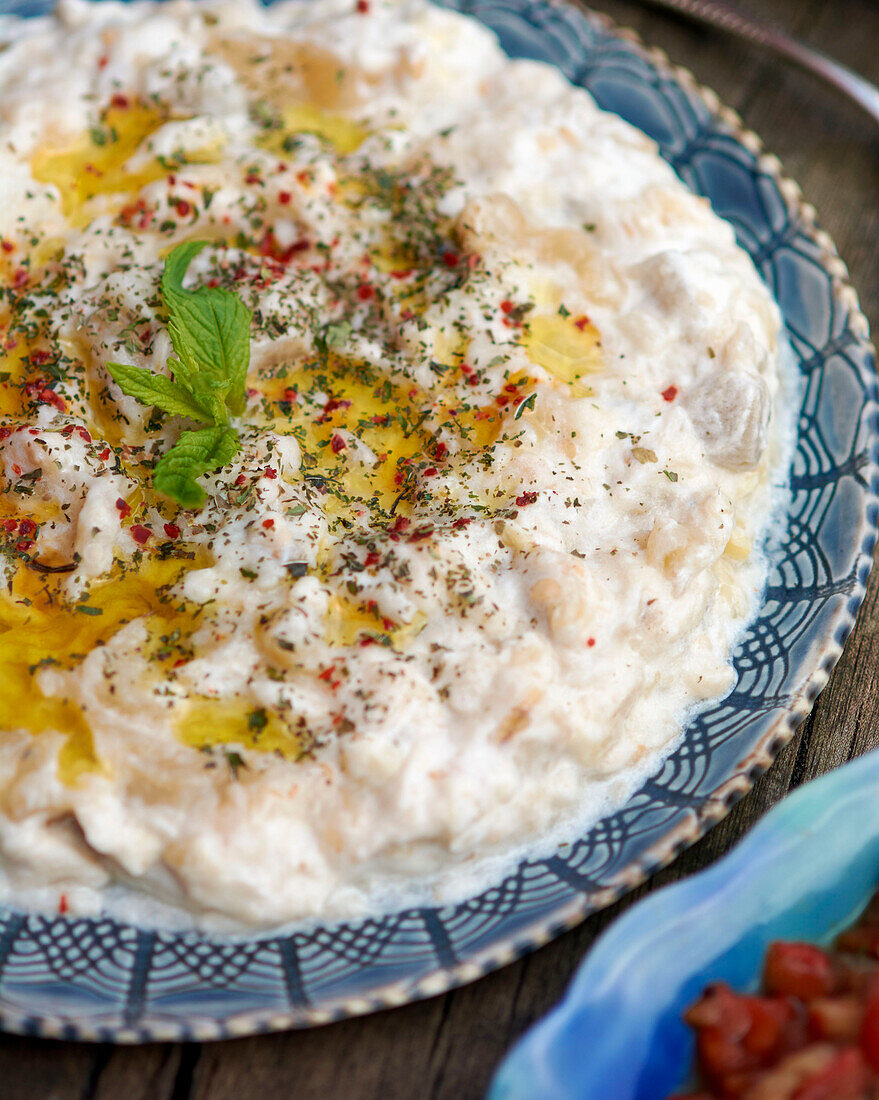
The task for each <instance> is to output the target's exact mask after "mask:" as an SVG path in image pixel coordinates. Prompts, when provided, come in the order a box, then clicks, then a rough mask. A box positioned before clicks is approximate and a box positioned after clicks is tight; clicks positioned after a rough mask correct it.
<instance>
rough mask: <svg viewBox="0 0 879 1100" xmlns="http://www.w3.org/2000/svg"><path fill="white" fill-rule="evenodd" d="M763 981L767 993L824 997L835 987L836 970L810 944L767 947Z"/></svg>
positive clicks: (781, 944)
mask: <svg viewBox="0 0 879 1100" xmlns="http://www.w3.org/2000/svg"><path fill="white" fill-rule="evenodd" d="M764 982H765V986H766V991H767V992H768V993H775V994H782V995H784V994H786V995H788V996H791V997H802V999H803V1000H804V1001H808V1000H810V999H811V998H812V997H827V996H829V994H831V993H835V992H836V990H837V988H838V986H839V969H838V967H837V965H836V964H835V962H834V961H833V959H831V957H830V956H829V955H828V954H827V952H826V951H822V950H821V948H820V947H816V946H815V945H814V944H811V943H783V942H777V943H772V944H770V945H769V950H768V951H767V952H766V970H765V974H764Z"/></svg>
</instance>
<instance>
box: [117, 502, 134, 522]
mask: <svg viewBox="0 0 879 1100" xmlns="http://www.w3.org/2000/svg"><path fill="white" fill-rule="evenodd" d="M116 507H117V508H118V510H119V515H120V516H122V518H123V519H124V518H125V517H126V516H130V515H131V505H130V504H129V503H128V501H127V500H123V499H122V497H117V499H116Z"/></svg>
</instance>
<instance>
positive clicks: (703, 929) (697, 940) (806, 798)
mask: <svg viewBox="0 0 879 1100" xmlns="http://www.w3.org/2000/svg"><path fill="white" fill-rule="evenodd" d="M877 791H879V750H877V751H876V752H872V753H870V754H869V755H867V756H864V757H862V758H861V759H860V760H856V761H854V762H853V763H851V764H847V765H846V766H845V767H844V768H840V769H839V770H837V771H835V772H833V773H832V774H831V775H827V776H825V777H824V778H823V779H819V780H817V781H816V782H814V783H809V784H808V785H807V786H806V787H803V788H802V789H801V790H799V791H797V792H796V793H795V794H793V795H791V796H790V798H786V799H785V800H784V801H783V802H781V803H780V804H779V805H778V806H776V807H775V808H774V809H773V810H772V812H771V813H769V814H768V815H767V816H766V817H765V818H764V819H763V820H762V821H761V822H760V824H759V825H758V826H757V827H756V828H755V829H754V830H753V832H751V833H750V834H749V835H748V836H747V837H746V838H745V840H743V841H742V842H741V844H739V845H738V846H737V847H736V848H735V849H733V851H732V852H731V853H730V854H729V855H728V856H726V858H725V859H722V860H721V861H720V862H719V863H717V864H715V866H713V867H711V868H710V869H709V870H707V871H703V872H702V874H700V875H695V876H694V877H693V878H689V879H687V880H686V881H685V882H680V883H677V884H675V885H674V886H669V887H666V889H664V890H659V891H658V892H657V893H655V894H651V895H650V896H649V897H647V898H645V899H644V900H643V901H641V902H639V904H638V905H636V906H635V907H634V908H632V909H630V910H629V912H628V913H626V914H625V915H624V916H623V917H622V918H621V919H620V920H618V921H617V922H616V924H614V925H613V927H612V928H611V929H610V930H609V931H608V932H605V934H604V935H603V936H602V937H601V938H600V939H599V940H598V942H597V943H596V944H595V946H594V947H593V949H592V951H591V952H590V953H589V956H588V958H587V959H586V961H585V962H584V963H583V965H582V966H581V967H580V969H579V971H578V972H577V976H576V978H575V979H574V981H573V982H572V983H571V986H570V988H569V989H568V992H567V994H566V995H565V997H564V999H563V1000H562V1001H561V1003H560V1004H559V1005H558V1006H557V1007H556V1008H555V1009H554V1010H553V1011H552V1012H551V1013H550V1014H549V1016H547V1017H546V1018H545V1019H544V1020H542V1021H541V1022H540V1023H539V1024H537V1026H536V1027H534V1028H533V1029H532V1030H531V1031H530V1032H528V1034H527V1035H526V1036H525V1037H524V1039H522V1041H521V1042H520V1043H519V1044H518V1046H517V1047H516V1048H515V1049H514V1051H513V1052H512V1054H510V1055H509V1057H508V1058H507V1060H506V1061H505V1062H504V1064H503V1066H502V1067H501V1069H500V1070H499V1072H498V1074H497V1077H496V1079H495V1082H494V1085H493V1087H492V1089H491V1091H490V1093H489V1100H535V1098H536V1097H539V1098H540V1100H609V1098H610V1097H612V1098H613V1100H664V1098H665V1097H667V1096H668V1095H669V1093H671V1092H672V1091H673V1090H674V1089H675V1088H676V1087H679V1086H680V1085H682V1084H683V1083H684V1082H685V1080H686V1079H687V1074H688V1072H689V1069H690V1067H691V1065H692V1062H693V1040H692V1034H691V1032H690V1031H689V1029H688V1028H687V1027H685V1025H684V1023H683V1021H682V1020H681V1013H682V1012H683V1011H684V1009H685V1008H686V1007H687V1005H689V1004H692V1002H693V1001H694V1000H695V999H696V997H697V996H698V995H699V993H700V992H701V991H702V989H703V988H704V986H705V985H707V983H708V982H710V981H715V980H724V981H727V982H729V983H730V984H731V985H733V986H734V987H736V988H738V989H748V988H752V989H754V988H756V986H757V983H758V979H759V975H760V970H761V964H762V962H763V956H764V954H765V951H766V948H767V946H768V945H769V943H770V942H771V941H772V940H778V939H787V940H808V941H812V942H815V943H822V942H823V943H826V942H828V941H829V940H830V939H831V938H832V937H833V935H834V934H835V933H836V932H838V931H840V930H841V929H842V928H843V927H844V926H845V925H846V924H849V923H850V922H851V921H852V920H853V919H854V917H855V916H856V915H857V914H858V912H859V911H860V910H861V909H863V908H864V906H865V905H866V904H867V902H868V901H869V899H870V897H871V895H872V894H873V891H874V890H875V889H876V888H877V886H879V798H877Z"/></svg>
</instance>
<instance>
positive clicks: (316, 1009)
mask: <svg viewBox="0 0 879 1100" xmlns="http://www.w3.org/2000/svg"><path fill="white" fill-rule="evenodd" d="M352 2H353V0H352ZM447 2H448V3H449V6H453V7H456V8H458V9H460V10H464V11H466V12H467V13H469V14H471V15H474V16H475V17H476V18H478V19H480V20H482V21H483V22H485V23H486V24H487V25H488V26H490V27H492V28H493V29H494V30H495V31H496V32H497V33H498V35H499V37H500V41H501V43H502V45H503V46H504V48H505V49H506V50H507V51H508V52H509V53H510V54H511V55H513V56H516V57H531V58H536V59H540V60H543V61H547V62H549V63H551V64H554V65H556V66H558V67H559V69H560V70H561V71H562V72H563V73H564V74H565V75H566V76H567V77H568V78H569V79H571V80H572V81H573V82H575V83H577V84H582V85H584V86H585V87H587V88H588V89H589V90H590V91H591V92H592V93H593V95H594V96H595V98H596V99H597V101H598V103H599V104H600V105H601V106H602V107H605V108H607V109H608V110H611V111H615V112H617V113H618V114H620V115H621V116H622V117H623V118H625V119H627V120H628V121H629V122H631V123H633V124H634V125H635V126H638V127H640V128H641V129H642V130H644V131H645V132H646V133H648V134H649V135H650V136H651V137H653V138H654V139H655V140H656V142H657V143H658V146H659V150H660V152H661V154H662V155H663V156H664V157H665V158H666V159H667V160H668V161H669V162H670V163H671V164H672V165H673V166H674V168H675V169H676V171H677V172H678V173H679V174H680V176H681V178H682V179H683V180H684V181H685V182H686V183H687V184H688V185H689V186H690V187H691V188H692V189H693V190H694V191H696V192H698V193H699V194H702V195H706V196H707V197H708V198H709V199H710V201H711V203H712V204H713V206H714V209H715V210H716V211H717V213H718V214H720V215H721V216H722V217H725V218H727V219H729V221H730V222H731V223H732V224H733V226H734V227H735V230H736V233H737V235H738V239H739V241H740V243H741V244H742V246H743V247H744V248H745V249H746V250H747V251H748V252H749V253H750V255H751V256H752V257H753V260H754V263H755V264H756V266H757V269H758V270H759V272H760V274H761V275H762V276H763V278H764V279H765V280H766V282H767V284H768V285H769V287H770V289H771V290H772V292H773V294H774V295H775V297H776V299H777V301H778V303H779V306H780V308H781V312H782V315H783V317H784V321H785V325H786V331H787V335H788V338H789V340H790V343H791V346H792V348H793V352H794V356H795V359H796V364H797V367H798V369H799V371H800V374H801V378H802V386H801V408H800V411H799V421H798V428H797V441H796V449H795V456H794V461H793V469H792V474H791V495H790V503H789V507H788V509H787V516H786V519H787V526H786V530H785V532H784V535H783V537H781V538H780V539H779V540H778V541H777V543H776V544H775V545H774V546H773V547H772V548H771V551H770V561H771V571H770V577H769V584H768V587H767V589H766V592H765V593H764V597H763V600H762V603H761V605H760V608H759V611H758V614H757V617H756V619H755V621H754V623H753V624H752V626H751V627H750V629H749V630H748V632H747V633H746V635H745V637H744V638H743V640H742V642H741V645H740V646H739V648H738V650H737V652H736V654H735V669H736V674H737V682H736V686H735V689H734V691H733V692H732V693H731V694H730V695H729V696H728V697H727V698H726V699H724V700H723V701H722V702H720V703H718V704H716V705H714V706H712V707H710V708H708V709H707V710H705V711H703V712H702V713H701V714H700V715H699V716H698V718H697V719H696V720H695V721H694V722H693V723H692V724H691V725H690V727H689V728H688V730H687V732H686V736H685V737H684V740H683V742H682V744H681V745H680V747H679V748H678V749H677V750H676V751H675V752H674V753H673V754H672V755H671V756H670V757H669V758H668V759H667V761H666V762H665V763H664V765H663V766H662V767H661V768H660V769H659V770H658V772H657V773H656V774H655V775H653V776H652V777H651V778H650V779H649V780H648V781H647V782H645V783H644V785H643V786H642V787H641V789H640V790H639V791H637V792H636V793H635V794H634V795H633V797H632V798H631V799H630V800H629V801H628V802H627V803H626V805H625V806H623V807H622V808H621V809H619V810H618V811H617V812H616V813H613V814H609V815H608V816H607V817H605V818H604V819H602V820H601V821H599V822H598V823H597V824H596V825H595V826H594V827H593V828H592V829H590V830H589V831H588V832H587V833H586V834H585V835H584V836H582V837H581V838H579V839H578V840H577V841H576V842H575V843H572V844H569V845H565V846H564V847H562V848H560V849H559V850H558V851H557V852H555V853H554V854H553V855H551V856H550V857H549V858H547V859H542V860H527V861H524V862H522V863H521V864H520V865H519V867H518V868H517V869H516V871H515V872H514V873H513V874H511V875H509V876H508V877H507V878H505V879H504V880H503V881H499V882H498V883H497V884H495V885H494V886H492V887H491V888H490V889H488V890H485V891H484V892H483V893H481V894H478V895H475V896H473V897H469V898H466V899H465V900H464V901H462V902H461V903H460V904H458V905H453V906H447V907H445V908H435V907H430V906H426V907H421V908H412V909H406V910H402V911H397V912H390V913H387V914H384V915H379V916H376V917H374V918H370V919H364V920H359V921H352V922H344V923H339V922H325V923H323V924H320V925H318V926H317V927H315V926H314V925H309V926H302V927H296V928H292V929H285V930H283V931H281V932H274V933H268V934H266V933H260V934H254V935H251V936H245V937H230V936H219V935H204V934H200V933H197V932H189V933H179V932H173V931H155V930H151V929H147V928H140V927H136V926H133V925H130V924H125V923H121V922H119V921H116V920H110V919H107V918H102V919H79V918H70V917H62V916H45V915H38V914H34V913H27V912H22V911H19V910H16V909H14V908H10V907H0V1026H2V1027H4V1028H6V1029H8V1030H14V1031H21V1032H26V1033H37V1034H41V1035H55V1036H60V1037H64V1038H81V1039H99V1040H114V1041H117V1042H138V1041H143V1040H149V1039H160V1038H171V1039H206V1038H219V1037H223V1036H228V1035H241V1034H246V1033H249V1032H256V1031H267V1030H273V1029H278V1028H287V1027H305V1026H309V1025H311V1024H321V1023H326V1022H328V1021H330V1020H334V1019H338V1018H340V1017H342V1016H348V1015H353V1014H356V1013H362V1012H369V1011H372V1010H374V1009H377V1008H384V1007H388V1006H391V1005H397V1004H403V1003H405V1002H407V1001H411V1000H414V999H416V998H418V997H426V996H430V995H432V994H435V993H441V992H443V991H444V990H446V989H449V988H450V987H452V986H454V985H460V984H462V983H463V982H467V981H472V980H473V979H474V978H478V977H479V976H480V975H482V974H484V973H486V972H487V971H489V970H491V969H493V968H495V967H498V966H501V965H503V964H504V963H507V962H509V961H511V960H512V959H514V958H516V957H518V956H520V955H522V954H524V953H525V952H526V951H529V950H532V949H533V948H534V947H537V946H539V945H540V944H542V943H545V942H546V941H547V940H548V939H550V938H551V937H552V936H555V935H557V934H558V933H559V932H561V931H563V930H565V929H566V928H570V927H571V926H572V925H574V924H576V923H577V922H578V921H580V920H582V919H583V917H584V916H586V915H587V914H588V913H590V912H593V911H594V910H595V909H598V908H600V907H601V906H604V905H607V904H609V903H610V902H612V901H614V900H615V899H616V898H618V897H620V896H621V895H622V894H623V893H625V892H626V891H627V890H629V889H631V888H632V887H633V886H635V885H637V884H638V883H640V882H642V881H643V880H644V879H645V878H646V877H647V876H648V875H649V874H651V873H652V872H653V871H654V870H656V869H657V868H658V867H661V866H663V865H664V864H666V863H668V862H669V861H670V860H672V859H673V858H674V857H675V855H676V854H678V853H679V852H680V851H681V850H683V849H684V848H685V847H687V846H688V845H689V844H692V843H693V841H694V840H696V839H697V838H698V837H699V836H701V835H702V833H704V832H705V830H706V829H708V828H709V827H710V826H711V825H712V824H714V823H715V822H716V821H718V820H719V819H720V818H721V817H723V815H724V814H725V813H727V811H728V809H729V807H730V806H731V805H732V803H733V802H734V801H735V800H736V799H737V798H740V797H741V796H742V795H743V794H744V793H745V792H746V791H747V790H748V789H749V788H750V786H751V785H752V783H753V781H754V779H755V778H756V777H757V776H758V775H759V774H760V773H761V772H762V771H763V770H764V769H765V768H767V767H768V766H769V764H770V763H771V761H772V759H773V757H774V756H775V754H776V753H777V752H778V750H779V748H780V747H781V746H782V745H783V744H784V742H785V741H786V740H787V739H788V738H789V737H790V736H791V734H792V732H793V730H794V728H795V727H796V724H797V723H798V722H799V721H800V719H801V718H802V717H803V716H804V715H805V714H806V712H807V711H808V709H809V707H810V706H811V703H812V701H813V700H814V698H815V696H816V695H817V693H818V691H819V690H820V689H821V688H822V687H823V686H824V684H825V683H826V681H827V677H828V674H829V671H830V669H831V668H832V666H833V664H834V663H835V662H836V660H837V659H838V657H839V654H840V653H841V651H842V645H843V643H844V641H845V639H846V637H847V635H848V633H849V631H850V630H851V627H852V624H853V622H854V616H855V613H856V611H857V609H858V606H859V605H860V602H861V600H862V598H863V593H864V583H865V580H866V577H867V574H868V572H869V569H870V565H871V555H872V551H873V546H874V543H875V539H876V520H877V503H876V485H877V481H879V478H877V466H876V440H877V409H876V400H875V377H874V371H873V355H872V349H871V346H870V342H869V335H868V330H867V322H866V320H865V319H864V316H863V314H862V313H861V312H860V310H859V309H858V303H857V297H856V295H855V293H854V291H853V290H852V288H851V286H850V285H849V283H848V281H847V275H846V270H845V266H844V264H843V263H842V261H841V260H840V259H839V257H838V256H837V255H836V253H835V250H834V248H833V244H832V242H831V241H830V240H829V238H828V237H827V235H826V234H825V233H823V232H822V231H821V230H820V229H819V228H818V226H817V225H816V222H815V214H814V211H813V210H812V208H811V207H810V206H808V204H806V203H805V202H804V201H803V200H802V198H801V196H800V192H799V190H798V188H797V187H796V185H795V184H793V183H792V182H791V181H790V180H788V179H786V178H785V177H784V176H783V174H782V172H781V169H780V166H779V164H778V162H777V161H776V160H775V159H774V158H773V157H770V156H768V155H767V154H765V153H764V152H763V150H762V147H761V145H760V142H759V140H758V139H757V138H756V137H755V136H754V135H753V134H750V133H748V132H747V131H746V130H745V129H744V128H743V127H742V125H741V123H740V122H739V120H738V119H737V117H736V116H735V115H734V114H733V112H731V111H728V110H725V109H723V108H722V107H721V106H720V104H719V103H718V101H717V99H716V97H714V96H713V95H712V94H711V93H710V92H708V91H706V90H705V89H703V88H700V87H699V86H698V85H697V84H696V82H695V80H694V79H693V77H692V76H691V75H690V74H688V73H686V72H685V71H683V70H681V69H675V68H673V67H672V66H671V65H670V64H669V62H668V60H667V59H666V58H665V56H664V55H663V54H661V53H659V52H658V51H654V50H648V49H646V48H644V47H643V46H642V45H640V44H639V42H638V41H637V39H636V38H635V36H633V35H631V34H628V33H625V32H620V31H618V30H616V29H615V28H613V27H612V26H611V24H610V23H609V22H608V21H607V20H605V19H602V18H600V17H598V16H595V15H589V14H586V13H584V12H583V11H582V10H581V9H579V8H577V7H574V6H573V5H568V4H563V3H549V2H547V0H447ZM52 3H53V0H0V12H9V13H18V14H21V15H34V14H38V13H42V12H45V11H47V10H48V9H49V8H51V6H52Z"/></svg>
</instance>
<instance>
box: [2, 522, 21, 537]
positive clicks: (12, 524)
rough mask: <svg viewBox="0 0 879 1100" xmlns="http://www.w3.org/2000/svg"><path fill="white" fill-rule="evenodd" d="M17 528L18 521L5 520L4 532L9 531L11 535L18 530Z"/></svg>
mask: <svg viewBox="0 0 879 1100" xmlns="http://www.w3.org/2000/svg"><path fill="white" fill-rule="evenodd" d="M16 527H18V522H17V521H16V520H14V519H4V520H3V529H4V531H8V532H9V534H10V535H11V534H12V532H13V531H14V530H15V529H16Z"/></svg>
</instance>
